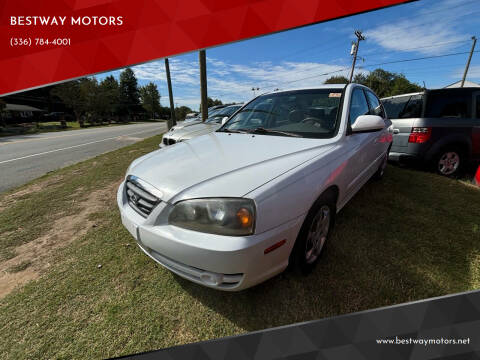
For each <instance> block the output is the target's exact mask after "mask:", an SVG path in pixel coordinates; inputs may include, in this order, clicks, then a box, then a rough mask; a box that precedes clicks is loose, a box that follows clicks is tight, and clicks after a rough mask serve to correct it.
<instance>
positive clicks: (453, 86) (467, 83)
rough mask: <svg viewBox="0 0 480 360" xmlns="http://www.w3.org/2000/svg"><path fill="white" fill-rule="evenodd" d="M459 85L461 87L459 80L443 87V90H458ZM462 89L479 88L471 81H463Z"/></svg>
mask: <svg viewBox="0 0 480 360" xmlns="http://www.w3.org/2000/svg"><path fill="white" fill-rule="evenodd" d="M461 85H462V80H459V81H457V82H454V83H453V84H450V85H447V86H445V87H444V89H445V88H458V87H460V86H461ZM463 87H480V84H477V83H475V82H473V81H468V80H465V83H464V84H463Z"/></svg>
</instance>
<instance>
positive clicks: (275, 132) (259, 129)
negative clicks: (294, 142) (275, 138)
mask: <svg viewBox="0 0 480 360" xmlns="http://www.w3.org/2000/svg"><path fill="white" fill-rule="evenodd" d="M248 132H249V133H252V134H273V135H281V136H290V137H303V136H302V135H299V134H295V133H292V132H288V131H281V130H273V129H265V128H263V127H257V128H255V129H252V130H249V131H248Z"/></svg>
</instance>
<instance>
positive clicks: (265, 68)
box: [132, 58, 364, 109]
mask: <svg viewBox="0 0 480 360" xmlns="http://www.w3.org/2000/svg"><path fill="white" fill-rule="evenodd" d="M348 68H349V66H344V65H340V64H322V63H316V62H287V61H284V62H281V63H277V64H274V63H272V62H269V61H267V62H253V63H250V64H235V63H229V62H226V61H221V60H218V59H214V58H207V84H208V95H209V96H210V97H213V98H219V99H221V100H222V101H223V102H244V101H248V100H249V99H251V98H252V97H253V95H254V92H253V91H252V87H254V88H255V89H256V88H259V90H258V91H257V90H256V91H255V93H256V94H258V93H262V92H268V91H273V90H274V89H276V88H279V89H287V88H298V87H314V86H318V85H321V84H323V82H324V81H325V80H326V79H328V78H329V77H330V76H332V75H343V76H348V74H349V69H348ZM132 69H133V71H134V72H135V75H136V76H137V78H138V79H140V80H145V81H154V82H161V83H162V84H164V83H165V82H166V76H165V68H164V62H163V60H161V61H155V62H151V63H146V64H141V65H138V66H135V67H133V68H132ZM170 71H171V76H172V83H173V90H174V96H175V103H176V104H177V103H178V105H180V106H181V105H186V106H189V107H191V108H193V109H198V107H199V102H200V88H199V82H200V79H199V78H200V76H199V68H198V62H197V61H185V60H184V59H179V58H174V59H170ZM361 71H364V70H360V69H359V70H358V72H361ZM176 94H179V95H176ZM162 103H163V104H168V96H162Z"/></svg>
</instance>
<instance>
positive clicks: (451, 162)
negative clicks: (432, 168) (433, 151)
mask: <svg viewBox="0 0 480 360" xmlns="http://www.w3.org/2000/svg"><path fill="white" fill-rule="evenodd" d="M459 166H460V156H459V155H458V154H457V153H456V152H455V151H449V152H446V153H444V154H442V156H440V159H439V160H438V171H439V172H440V174H442V175H452V174H453V173H454V172H455V171H457V170H458V167H459Z"/></svg>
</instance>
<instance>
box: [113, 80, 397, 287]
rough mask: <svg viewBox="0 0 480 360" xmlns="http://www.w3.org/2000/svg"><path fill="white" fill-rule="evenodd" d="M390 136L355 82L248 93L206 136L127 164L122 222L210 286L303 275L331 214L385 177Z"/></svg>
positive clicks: (380, 113)
mask: <svg viewBox="0 0 480 360" xmlns="http://www.w3.org/2000/svg"><path fill="white" fill-rule="evenodd" d="M392 131H393V129H392V127H391V122H390V121H389V120H388V119H387V118H386V116H385V112H384V110H383V106H382V105H381V103H380V101H379V100H378V98H377V96H376V95H375V94H374V93H373V92H372V91H371V90H370V89H368V88H367V87H365V86H362V85H358V84H349V85H328V86H327V85H324V86H320V87H318V88H314V89H300V90H290V91H277V92H273V93H268V94H264V95H261V96H258V97H256V98H255V99H253V100H252V101H250V102H249V103H248V104H246V105H245V106H244V107H242V108H241V109H240V110H239V111H237V112H236V113H235V114H234V115H233V116H232V117H231V118H230V119H229V120H228V122H227V123H225V124H224V125H223V126H222V127H221V128H220V129H219V130H217V131H216V132H213V133H210V134H208V135H205V136H199V137H196V138H194V139H191V140H189V141H186V142H181V143H178V144H177V145H175V146H170V147H166V148H164V149H159V150H157V151H154V152H152V153H149V154H147V155H145V156H142V157H140V158H138V159H136V160H135V161H133V162H132V164H131V165H130V167H129V168H128V170H127V173H126V176H125V180H124V181H123V182H122V184H121V185H120V187H119V189H118V193H117V202H118V207H119V209H120V213H121V218H122V222H123V224H124V226H125V227H126V228H127V229H128V231H129V232H130V233H131V234H132V236H133V237H134V238H135V239H136V241H137V244H138V246H139V247H140V248H141V249H142V250H143V251H144V252H145V254H147V255H148V256H150V257H151V258H152V259H153V260H155V261H157V262H158V263H159V264H161V265H163V266H164V267H166V268H167V269H169V270H171V271H172V272H174V273H176V274H178V275H179V276H181V277H184V278H186V279H189V280H191V281H193V282H196V283H198V284H202V285H205V286H208V287H211V288H215V289H220V290H228V291H236V290H241V289H245V288H248V287H250V286H253V285H255V284H258V283H260V282H262V281H264V280H266V279H268V278H271V277H272V276H274V275H276V274H278V273H280V272H282V271H283V270H284V269H285V268H286V267H287V265H289V264H291V266H292V267H294V268H297V269H300V270H301V271H302V272H304V273H308V272H309V271H310V270H312V268H313V266H314V265H315V263H316V262H317V260H318V259H319V257H320V256H321V254H322V252H323V249H324V246H325V243H326V241H327V239H328V237H329V234H330V233H331V232H332V228H333V226H334V223H335V216H336V214H337V212H338V211H340V210H341V209H342V208H343V207H344V206H345V204H346V203H347V202H348V201H349V200H350V199H351V198H352V197H353V196H354V195H355V193H356V192H357V191H358V190H359V189H360V188H361V187H362V186H363V185H364V184H365V183H366V182H367V180H368V179H370V178H371V177H372V176H374V177H377V178H380V177H381V176H382V175H383V172H384V169H385V166H386V163H387V158H388V151H389V148H390V144H391V141H392ZM386 231H387V230H386Z"/></svg>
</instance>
